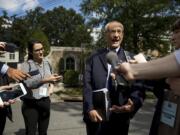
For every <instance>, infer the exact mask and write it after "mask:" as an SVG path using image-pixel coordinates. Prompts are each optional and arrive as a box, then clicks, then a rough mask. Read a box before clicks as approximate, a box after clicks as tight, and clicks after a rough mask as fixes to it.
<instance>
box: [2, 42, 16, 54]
mask: <svg viewBox="0 0 180 135" xmlns="http://www.w3.org/2000/svg"><path fill="white" fill-rule="evenodd" d="M18 48H19V47H18V46H17V45H16V44H14V43H6V46H5V48H4V51H6V52H10V53H13V52H15V51H16V49H18Z"/></svg>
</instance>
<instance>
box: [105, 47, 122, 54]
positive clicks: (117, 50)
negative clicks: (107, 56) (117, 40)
mask: <svg viewBox="0 0 180 135" xmlns="http://www.w3.org/2000/svg"><path fill="white" fill-rule="evenodd" d="M107 49H108V51H116V53H118V52H119V50H120V49H121V48H120V47H118V48H116V49H110V48H107Z"/></svg>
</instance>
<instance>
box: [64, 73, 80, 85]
mask: <svg viewBox="0 0 180 135" xmlns="http://www.w3.org/2000/svg"><path fill="white" fill-rule="evenodd" d="M64 84H65V85H66V86H78V84H79V73H78V72H77V71H74V70H67V71H66V72H65V74H64Z"/></svg>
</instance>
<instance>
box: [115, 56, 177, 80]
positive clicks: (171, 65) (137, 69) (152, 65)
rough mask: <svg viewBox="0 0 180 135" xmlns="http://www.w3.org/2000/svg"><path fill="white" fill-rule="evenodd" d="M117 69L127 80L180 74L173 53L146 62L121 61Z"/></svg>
mask: <svg viewBox="0 0 180 135" xmlns="http://www.w3.org/2000/svg"><path fill="white" fill-rule="evenodd" d="M118 70H119V72H120V73H121V72H122V73H123V74H124V75H125V77H126V79H128V80H133V79H160V78H164V77H173V76H179V75H180V65H179V63H178V61H177V60H176V55H175V54H174V53H173V54H170V55H168V56H166V57H163V58H159V59H156V60H152V61H149V62H147V63H139V64H128V63H123V64H122V65H120V67H119V69H118Z"/></svg>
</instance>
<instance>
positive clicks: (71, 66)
mask: <svg viewBox="0 0 180 135" xmlns="http://www.w3.org/2000/svg"><path fill="white" fill-rule="evenodd" d="M74 69H75V61H74V58H72V57H68V58H67V59H66V70H74Z"/></svg>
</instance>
